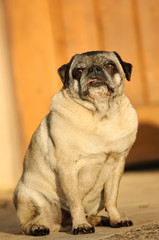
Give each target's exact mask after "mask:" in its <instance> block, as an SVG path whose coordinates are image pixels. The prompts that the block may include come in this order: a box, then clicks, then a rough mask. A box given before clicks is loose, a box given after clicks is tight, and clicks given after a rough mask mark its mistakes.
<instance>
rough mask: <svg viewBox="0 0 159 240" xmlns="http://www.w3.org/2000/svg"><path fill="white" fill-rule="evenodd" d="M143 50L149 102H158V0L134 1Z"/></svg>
mask: <svg viewBox="0 0 159 240" xmlns="http://www.w3.org/2000/svg"><path fill="white" fill-rule="evenodd" d="M136 4H137V6H138V14H139V20H140V22H139V25H140V31H141V37H142V44H143V45H142V47H143V52H144V61H145V72H146V81H147V85H148V86H147V87H148V91H149V102H150V103H159V67H158V63H159V45H158V43H159V1H158V0H151V1H149V0H139V1H136Z"/></svg>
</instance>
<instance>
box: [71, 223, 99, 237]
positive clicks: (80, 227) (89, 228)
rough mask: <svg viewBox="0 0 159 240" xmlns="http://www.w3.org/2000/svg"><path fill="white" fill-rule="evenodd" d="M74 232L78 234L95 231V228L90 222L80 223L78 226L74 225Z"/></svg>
mask: <svg viewBox="0 0 159 240" xmlns="http://www.w3.org/2000/svg"><path fill="white" fill-rule="evenodd" d="M72 232H73V234H74V235H77V234H78V233H84V234H86V233H94V232H95V228H94V227H92V226H91V225H88V224H80V225H78V226H77V227H74V228H73V230H72Z"/></svg>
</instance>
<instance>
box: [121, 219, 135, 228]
mask: <svg viewBox="0 0 159 240" xmlns="http://www.w3.org/2000/svg"><path fill="white" fill-rule="evenodd" d="M132 225H133V222H132V221H131V220H128V221H124V222H123V226H124V227H129V226H132Z"/></svg>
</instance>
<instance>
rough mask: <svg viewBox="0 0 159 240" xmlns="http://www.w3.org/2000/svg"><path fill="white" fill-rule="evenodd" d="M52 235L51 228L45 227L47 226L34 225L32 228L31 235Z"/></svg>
mask: <svg viewBox="0 0 159 240" xmlns="http://www.w3.org/2000/svg"><path fill="white" fill-rule="evenodd" d="M49 233H50V230H49V228H47V227H45V226H38V225H33V226H32V227H31V228H30V232H29V235H33V236H44V235H48V234H49Z"/></svg>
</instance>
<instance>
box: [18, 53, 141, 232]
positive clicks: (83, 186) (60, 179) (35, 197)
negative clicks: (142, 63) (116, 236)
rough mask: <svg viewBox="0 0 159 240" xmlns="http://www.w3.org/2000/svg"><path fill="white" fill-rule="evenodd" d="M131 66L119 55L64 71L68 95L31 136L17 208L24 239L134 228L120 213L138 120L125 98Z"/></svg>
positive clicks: (78, 60) (96, 57)
mask: <svg viewBox="0 0 159 240" xmlns="http://www.w3.org/2000/svg"><path fill="white" fill-rule="evenodd" d="M131 71H132V65H131V64H130V63H126V62H124V61H123V60H122V59H121V57H120V56H119V55H118V54H117V53H116V52H108V51H92V52H86V53H82V54H77V55H75V56H73V57H72V59H71V60H70V62H69V63H67V64H64V65H63V66H61V67H60V68H59V69H58V73H59V76H60V78H61V80H62V82H63V88H62V90H61V91H60V92H59V93H57V94H56V95H55V96H54V97H53V100H52V103H51V108H50V113H49V114H48V115H47V116H46V117H45V118H44V119H43V120H42V122H41V124H40V125H39V127H38V128H37V130H36V131H35V133H34V134H33V136H32V139H31V142H30V145H29V147H28V150H27V152H26V155H25V159H24V167H23V174H22V177H21V179H20V180H19V183H18V185H17V187H16V189H15V192H14V204H15V207H16V210H17V215H18V217H19V220H20V225H21V228H22V232H23V233H24V234H29V235H34V236H40V235H47V234H49V233H50V232H54V231H65V230H66V228H67V226H69V225H70V226H72V232H73V233H74V234H78V233H93V232H94V231H95V228H94V227H95V225H99V224H101V223H103V224H105V223H104V222H103V220H102V217H99V216H98V213H99V211H101V210H102V209H104V208H105V210H106V211H107V214H108V218H109V221H108V222H109V225H110V226H112V227H122V226H131V225H132V224H133V223H132V221H131V220H129V219H128V218H126V217H124V218H123V217H121V215H120V213H119V211H118V209H117V197H118V190H119V182H120V179H121V176H122V173H123V171H124V165H125V159H126V157H127V155H128V153H129V151H130V149H131V147H132V145H133V143H134V141H135V138H136V133H137V126H138V119H137V114H136V111H135V109H134V108H133V107H132V105H131V103H130V101H129V99H128V98H127V97H126V95H125V93H124V79H125V78H126V79H127V80H128V81H129V80H130V77H131Z"/></svg>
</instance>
